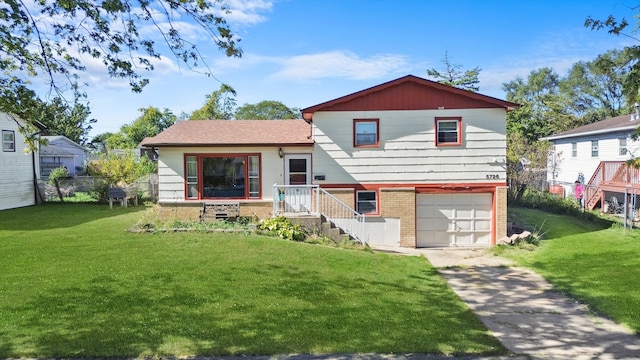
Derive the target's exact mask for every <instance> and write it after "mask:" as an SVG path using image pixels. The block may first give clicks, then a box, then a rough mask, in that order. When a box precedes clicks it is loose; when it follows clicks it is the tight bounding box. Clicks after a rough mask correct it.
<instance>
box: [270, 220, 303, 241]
mask: <svg viewBox="0 0 640 360" xmlns="http://www.w3.org/2000/svg"><path fill="white" fill-rule="evenodd" d="M260 229H262V230H265V231H267V232H268V233H270V234H272V235H275V236H278V237H281V238H283V239H285V240H292V241H303V240H304V239H305V238H306V236H307V234H306V232H305V231H304V229H303V228H302V226H300V224H292V223H291V221H289V219H287V218H286V217H284V216H278V217H276V218H271V219H266V220H264V221H263V222H262V223H261V224H260Z"/></svg>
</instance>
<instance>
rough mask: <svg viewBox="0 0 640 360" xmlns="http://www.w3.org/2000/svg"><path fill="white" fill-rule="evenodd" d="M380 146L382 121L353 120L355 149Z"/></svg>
mask: <svg viewBox="0 0 640 360" xmlns="http://www.w3.org/2000/svg"><path fill="white" fill-rule="evenodd" d="M378 146H380V120H379V119H354V120H353V147H378Z"/></svg>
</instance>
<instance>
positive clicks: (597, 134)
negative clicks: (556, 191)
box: [541, 114, 640, 209]
mask: <svg viewBox="0 0 640 360" xmlns="http://www.w3.org/2000/svg"><path fill="white" fill-rule="evenodd" d="M638 125H640V115H638V114H630V115H621V116H616V117H612V118H608V119H604V120H601V121H598V122H595V123H591V124H588V125H584V126H580V127H577V128H575V129H571V130H567V131H564V132H561V133H558V134H554V135H551V136H548V137H545V138H542V139H541V140H548V141H550V142H551V143H552V145H553V148H552V151H550V153H549V157H548V161H547V182H548V183H549V185H550V186H556V187H559V186H561V187H562V189H563V191H562V192H563V193H564V195H565V196H567V197H569V196H574V190H575V182H576V181H577V180H578V179H583V181H584V185H585V188H586V191H585V207H586V208H588V209H594V208H595V207H601V208H604V207H605V204H606V202H608V201H609V200H610V199H611V198H612V197H615V198H616V200H617V201H619V202H621V203H625V202H626V201H625V193H626V194H627V195H628V196H631V195H632V194H636V193H639V192H640V177H639V174H638V170H636V169H633V168H630V167H629V166H628V165H627V164H626V162H627V161H628V160H630V159H633V158H637V157H638V156H640V141H637V140H634V139H633V136H632V135H633V133H634V132H635V131H636V129H637V128H638Z"/></svg>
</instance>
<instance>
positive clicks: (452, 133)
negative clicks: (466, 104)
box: [436, 117, 462, 146]
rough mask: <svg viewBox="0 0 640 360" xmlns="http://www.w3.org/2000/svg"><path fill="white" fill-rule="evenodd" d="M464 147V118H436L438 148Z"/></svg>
mask: <svg viewBox="0 0 640 360" xmlns="http://www.w3.org/2000/svg"><path fill="white" fill-rule="evenodd" d="M451 145H462V118H460V117H437V118H436V146H451Z"/></svg>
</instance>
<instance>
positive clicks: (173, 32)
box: [0, 0, 242, 122]
mask: <svg viewBox="0 0 640 360" xmlns="http://www.w3.org/2000/svg"><path fill="white" fill-rule="evenodd" d="M227 12H228V8H227V6H226V5H225V3H224V1H223V0H155V1H147V0H137V1H136V0H106V1H102V0H65V1H62V0H42V1H22V0H4V1H3V2H1V3H0V70H1V71H0V73H1V75H0V96H3V97H4V96H7V98H6V99H4V100H3V101H0V111H4V112H7V113H12V114H16V115H18V116H20V117H21V118H22V119H23V120H25V121H27V122H33V121H35V119H34V118H33V117H32V116H31V115H32V113H31V111H32V109H31V108H27V109H25V108H22V109H23V111H20V112H14V110H15V109H16V108H17V109H19V110H20V107H18V106H16V105H15V104H17V103H23V104H26V103H28V102H30V99H34V98H37V97H36V96H34V94H35V91H34V89H35V87H34V85H33V84H32V82H31V81H30V78H46V79H47V82H48V85H49V92H55V93H57V95H58V96H59V97H60V98H62V99H64V98H65V97H64V96H63V93H65V92H66V91H71V92H73V93H74V96H82V94H83V92H82V91H81V90H80V89H81V87H82V73H83V71H85V70H86V69H87V67H86V65H87V63H88V62H94V60H95V62H97V63H102V64H103V65H104V66H105V68H106V70H107V72H108V74H109V75H110V76H111V77H114V78H124V79H128V80H129V84H130V86H131V89H132V90H133V91H134V92H140V91H142V89H143V88H144V86H145V85H147V83H148V82H149V80H148V79H147V78H145V77H144V76H143V72H147V71H151V70H153V68H154V66H153V61H154V60H156V59H160V58H161V55H162V54H163V52H168V53H170V54H172V55H173V56H174V57H175V58H176V59H177V60H178V61H179V62H181V63H184V64H185V65H186V66H188V67H189V68H190V69H195V68H196V67H198V66H199V65H200V64H199V62H203V61H202V60H203V59H202V56H201V55H200V52H199V49H198V48H197V46H196V44H194V43H192V42H190V41H189V40H188V39H189V38H188V37H187V36H188V34H187V31H191V30H192V28H191V27H187V30H185V31H183V29H184V28H185V26H184V24H189V23H191V24H196V25H198V27H199V28H200V29H202V30H203V31H204V32H206V33H207V35H208V36H209V38H210V39H211V40H212V41H213V43H214V44H215V45H216V46H217V47H218V48H219V49H220V50H221V51H223V52H224V53H225V54H226V55H227V56H230V57H232V56H233V57H240V56H241V55H242V51H241V49H240V48H239V47H238V41H239V40H238V39H237V38H236V36H235V35H234V33H233V32H232V31H231V30H230V28H229V26H228V25H227V23H226V20H225V18H224V15H221V14H226V13H227ZM149 34H151V35H149ZM156 37H157V38H159V39H161V41H160V44H158V43H156V41H155V40H154V38H156ZM205 67H206V63H205ZM205 73H206V74H207V75H211V71H210V70H209V69H208V67H206V71H205ZM23 96H24V97H23Z"/></svg>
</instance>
